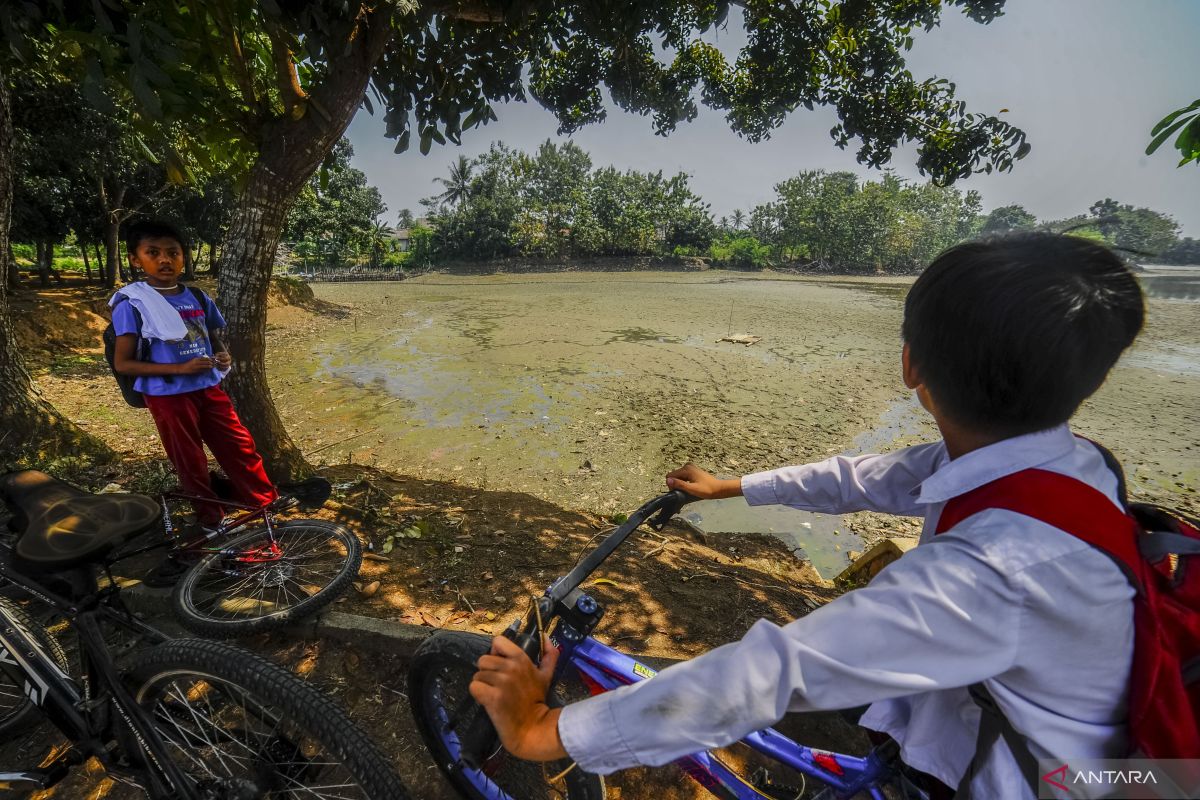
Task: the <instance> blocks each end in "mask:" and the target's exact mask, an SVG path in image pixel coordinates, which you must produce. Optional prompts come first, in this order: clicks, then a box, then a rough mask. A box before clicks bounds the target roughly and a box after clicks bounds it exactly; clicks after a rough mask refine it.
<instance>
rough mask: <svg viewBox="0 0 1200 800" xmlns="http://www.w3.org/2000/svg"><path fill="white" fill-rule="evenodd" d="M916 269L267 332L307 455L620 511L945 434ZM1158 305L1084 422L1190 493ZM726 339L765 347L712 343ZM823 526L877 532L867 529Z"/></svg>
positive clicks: (1198, 454)
mask: <svg viewBox="0 0 1200 800" xmlns="http://www.w3.org/2000/svg"><path fill="white" fill-rule="evenodd" d="M910 282H911V279H904V278H899V279H897V278H883V279H879V280H873V279H862V278H845V277H836V278H812V277H803V278H793V277H781V276H778V275H755V274H742V273H727V272H719V271H709V272H703V273H654V272H639V273H565V274H564V273H558V274H547V275H536V274H525V275H495V276H487V277H480V276H447V275H428V276H425V277H422V278H419V279H415V280H410V281H405V282H403V283H395V284H380V283H372V284H321V285H319V286H317V287H315V291H316V294H317V296H318V297H319V298H320V299H322V300H328V301H332V302H334V303H339V304H344V305H347V306H349V307H350V309H351V313H350V314H349V315H348V316H347V317H345V318H343V319H323V320H321V322H320V324H319V325H317V326H316V327H315V329H314V330H312V331H311V332H309V333H307V334H304V335H298V336H289V337H288V339H287V342H286V346H284V347H280V346H272V348H271V351H270V356H269V358H270V363H269V371H268V374H269V375H270V376H271V381H272V388H273V392H274V394H275V397H276V399H277V402H278V403H279V405H280V406H281V409H282V411H283V415H284V419H285V420H286V421H287V423H288V425H289V429H290V430H291V431H292V432H293V435H294V436H295V437H296V438H297V440H298V441H299V443H300V445H301V447H302V448H303V449H304V450H305V451H306V452H310V453H313V454H314V456H313V457H314V458H315V459H320V460H325V461H328V462H330V463H337V462H342V461H347V460H352V461H353V462H356V463H370V464H373V465H378V466H380V467H385V468H389V469H395V470H399V471H402V472H406V473H408V474H414V475H424V476H428V477H430V478H442V479H453V480H456V481H459V482H461V483H465V484H469V485H474V486H479V487H484V488H491V489H506V490H514V491H524V492H528V493H530V494H532V495H535V496H537V497H540V498H543V499H547V500H551V501H553V502H555V503H558V504H561V505H563V506H566V507H568V508H586V509H589V510H594V511H599V512H602V513H613V512H618V511H627V510H629V509H631V508H633V507H635V506H636V505H638V504H639V503H640V502H641V501H642V500H643V499H645V498H646V497H648V496H650V495H652V494H654V493H656V492H658V491H660V490H661V488H662V485H663V484H662V476H663V475H664V474H665V472H666V471H668V470H669V469H671V468H673V467H675V466H678V465H679V464H681V463H683V462H684V461H688V460H690V461H694V462H696V463H697V464H700V465H701V466H703V467H705V468H708V469H711V470H714V471H717V472H721V473H725V474H734V475H736V474H745V473H747V472H753V471H756V470H761V469H768V468H771V467H776V466H780V465H783V464H793V463H802V462H805V461H811V460H816V459H820V458H824V457H827V456H830V455H833V454H835V453H841V452H847V451H849V452H863V451H868V450H887V449H894V448H896V447H899V446H903V445H906V444H910V443H913V442H916V441H920V440H923V439H930V438H933V437H934V436H936V431H935V430H934V429H933V427H932V426H931V425H930V424H929V422H928V420H927V418H926V417H925V416H924V415H923V414H922V413H921V412H920V411H919V409H918V408H917V407H916V406H915V405H914V404H913V403H912V401H911V399H910V396H909V394H908V392H907V390H906V389H905V388H904V387H903V385H902V383H901V381H900V376H899V350H900V341H899V330H900V320H901V315H902V311H903V297H904V293H905V291H907V286H908V284H909V283H910ZM1149 308H1150V314H1149V323H1148V326H1147V330H1146V332H1145V334H1144V335H1143V338H1142V339H1141V340H1140V341H1139V343H1138V344H1137V345H1136V346H1135V347H1134V349H1133V352H1131V353H1130V354H1129V356H1128V357H1127V358H1125V359H1123V361H1122V363H1121V364H1120V365H1118V367H1117V369H1116V370H1115V371H1114V374H1113V377H1112V379H1111V380H1110V382H1109V384H1108V385H1106V386H1105V387H1104V389H1102V390H1101V392H1100V393H1099V394H1098V395H1097V397H1096V398H1094V399H1093V400H1091V401H1089V403H1088V404H1086V405H1085V407H1084V409H1083V410H1082V412H1081V414H1080V417H1079V420H1078V425H1077V427H1078V428H1079V429H1080V430H1081V432H1084V433H1087V434H1089V435H1092V436H1094V437H1096V438H1099V439H1101V440H1103V441H1104V442H1105V443H1106V444H1108V445H1109V446H1110V447H1111V448H1112V449H1113V450H1114V451H1116V452H1117V453H1118V454H1119V455H1120V456H1121V457H1122V458H1123V459H1124V460H1125V462H1126V464H1127V467H1128V468H1129V471H1130V473H1131V479H1132V481H1131V482H1132V486H1133V488H1134V489H1135V490H1138V491H1141V492H1143V493H1145V494H1148V495H1150V496H1152V497H1157V498H1158V499H1166V496H1167V495H1170V496H1172V497H1178V496H1182V497H1183V498H1184V502H1185V503H1186V502H1189V501H1190V502H1193V503H1194V501H1195V494H1194V489H1195V486H1196V482H1197V472H1198V469H1197V465H1198V462H1200V444H1198V443H1197V438H1198V435H1197V431H1198V430H1200V424H1197V423H1200V419H1198V418H1197V417H1198V414H1197V408H1196V404H1195V402H1194V399H1195V397H1197V396H1200V376H1198V375H1197V374H1196V370H1195V369H1194V368H1193V369H1192V370H1190V371H1189V370H1188V369H1183V368H1180V366H1181V365H1180V364H1175V366H1174V367H1173V366H1172V364H1173V362H1172V361H1171V359H1172V358H1174V359H1175V360H1176V362H1179V361H1181V360H1182V366H1184V367H1186V366H1187V364H1188V363H1189V362H1188V355H1189V353H1194V352H1200V350H1195V349H1194V348H1196V347H1197V346H1200V341H1197V337H1200V332H1198V331H1197V330H1196V326H1194V325H1193V326H1191V328H1192V329H1191V330H1189V329H1188V325H1187V324H1186V321H1187V319H1188V317H1189V315H1194V311H1195V304H1194V303H1190V304H1189V303H1184V302H1182V301H1174V300H1166V299H1151V300H1150V305H1149ZM730 333H751V334H755V335H757V336H761V337H763V339H762V341H761V342H760V343H758V344H755V345H751V346H745V345H739V344H732V343H728V342H720V341H719V340H720V339H721V338H722V337H724V336H726V335H728V334H730ZM1188 398H1191V399H1190V400H1189V399H1188ZM856 437H857V440H856ZM1189 490H1190V491H1189ZM735 502H737V503H741V502H742V501H735ZM693 508H695V509H698V513H699V515H700V516H701V518H702V517H703V513H704V511H703V509H704V507H703V506H695V507H693ZM742 508H743V509H744V508H745V506H744V504H743V505H742ZM710 515H711V516H715V517H722V516H724V514H723V513H722V514H717V513H715V511H713V510H710ZM741 519H742V520H743V521H745V520H746V519H747V518H746V517H744V516H743V517H741ZM780 521H781V522H782V520H780ZM803 521H804V520H801V519H800V518H799V517H796V527H795V528H793V529H792V531H791V535H799V538H789V536H786V535H782V533H781V532H780V531H778V530H776V531H771V532H773V533H776V534H777V535H780V537H781V538H784V540H785V541H791V542H802V541H806V540H805V539H804V536H807V535H808V534H807V533H806V529H804V528H802V527H801V525H800V523H801V522H803ZM843 522H844V523H845V524H842V523H843ZM868 523H869V524H868ZM714 524H717V523H714ZM724 524H733V523H724ZM745 524H746V525H752V524H753V522H752V521H751V522H746V523H745ZM831 524H834V525H836V526H837V529H838V530H839V533H841V534H843V535H847V536H848V530H847V529H848V528H849V529H855V528H857V529H858V532H859V533H862V534H864V538H867V539H868V540H869V539H870V537H871V536H872V535H874V534H875V531H873V530H869V529H868V528H875V527H877V526H876V525H875V520H873V519H868V520H866V522H864V518H861V517H853V518H851V519H848V520H845V521H837V520H835V521H833V522H832V523H831ZM702 525H703V521H702ZM743 527H744V529H748V530H757V529H758V528H755V527H748V528H746V527H745V526H743ZM768 527H777V526H776V525H775V524H774V523H772V524H771V525H769V526H768ZM815 527H817V528H819V527H820V526H815ZM826 527H828V526H826ZM709 529H710V530H712V528H709ZM818 535H820V536H819V538H820V542H819V543H818V542H816V541H813V542H811V543H808V546H807V548H806V549H805V551H804V553H805V554H806V555H808V556H810V557H812V558H813V559H814V560H817V559H818V558H820V559H821V560H822V561H823V562H824V563H823V564H821V566H822V567H824V568H825V569H826V570H827V571H828V570H830V569H835V568H836V566H837V564H838V563H839V562H841V561H844V558H845V553H846V552H848V551H849V550H852V549H855V548H856V547H858V546H860V544H861V542H859V541H858V540H854V539H851V538H849V537H848V538H847V539H846V540H844V541H837V540H834V539H832V538H831V537H830V535H829V531H828V530H826V532H825V534H821V532H820V530H817V532H816V534H814V537H816V536H818ZM868 543H869V541H868ZM835 545H836V547H837V549H834V546H835ZM810 550H811V552H809V551H810Z"/></svg>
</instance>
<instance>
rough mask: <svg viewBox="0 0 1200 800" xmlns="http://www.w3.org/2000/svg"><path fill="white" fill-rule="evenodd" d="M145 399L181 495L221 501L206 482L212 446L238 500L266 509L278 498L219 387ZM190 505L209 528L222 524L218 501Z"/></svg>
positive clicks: (249, 437) (248, 435) (236, 416)
mask: <svg viewBox="0 0 1200 800" xmlns="http://www.w3.org/2000/svg"><path fill="white" fill-rule="evenodd" d="M144 396H145V398H146V408H148V409H150V414H151V416H153V417H154V424H155V425H157V426H158V435H159V437H160V438H161V439H162V443H163V449H164V450H166V451H167V458H169V459H171V463H172V464H174V465H175V471H176V472H177V473H179V488H180V491H182V492H184V493H185V494H194V495H197V496H199V497H208V498H212V499H213V500H214V501H215V500H216V499H217V495H216V493H215V492H214V491H213V489H212V485H211V483H210V481H209V477H208V456H207V455H205V453H204V445H208V449H209V450H211V451H212V454H213V456H214V457H215V458H216V459H217V463H218V464H220V465H221V469H223V470H224V471H225V474H226V475H228V476H229V480H230V481H231V482H232V483H233V485H234V489H235V491H236V493H237V496H236V497H235V498H234V499H235V500H238V501H240V502H243V503H246V504H247V505H254V506H263V505H266V504H268V503H270V502H272V501H274V500H275V498H276V497H278V496H279V495H278V494H277V493H276V492H275V487H274V486H273V485H272V484H271V481H270V479H269V478H268V477H267V473H266V471H265V470H264V469H263V462H262V457H261V456H259V454H258V450H257V449H256V448H255V446H254V438H253V437H251V436H250V431H248V430H246V427H245V426H244V425H242V422H241V420H239V419H238V415H237V412H235V411H234V410H233V404H232V403H231V402H229V395H227V394H225V391H224V390H223V389H221V387H219V386H212V387H209V388H208V389H198V390H196V391H194V392H183V393H182V394H165V395H158V396H154V395H144ZM192 505H193V506H194V507H195V509H196V518H197V519H198V520H199V521H200V522H201V523H202V524H205V525H211V524H215V523H217V522H220V521H221V517H222V516H223V515H224V509H222V508H221V504H220V503H218V502H193V503H192Z"/></svg>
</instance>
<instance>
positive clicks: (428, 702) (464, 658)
mask: <svg viewBox="0 0 1200 800" xmlns="http://www.w3.org/2000/svg"><path fill="white" fill-rule="evenodd" d="M692 499H693V498H691V497H689V496H688V495H686V494H684V493H683V492H679V491H675V492H670V493H668V494H664V495H660V496H659V497H656V498H654V499H653V500H651V501H650V502H648V503H646V504H645V505H644V506H642V507H641V508H639V509H638V510H637V511H635V512H634V513H633V514H632V515H631V516H630V517H629V519H628V520H626V521H625V522H624V523H623V524H622V525H621V526H620V527H618V528H616V529H615V530H614V531H613V532H612V533H610V534H609V535H608V536H607V537H606V538H605V539H604V541H602V542H601V543H600V544H599V545H598V546H597V547H596V549H595V550H593V551H592V552H591V553H589V554H588V555H587V556H586V557H584V558H583V559H582V560H580V562H579V563H578V564H576V566H575V567H574V568H573V569H572V570H571V571H570V573H568V574H567V575H565V576H564V577H561V578H559V579H558V580H556V581H555V582H554V583H553V584H551V586H550V588H549V589H547V590H546V593H545V594H544V595H543V596H542V597H541V598H539V599H538V601H537V603H536V605H535V607H534V608H532V609H531V610H530V613H529V615H528V616H527V617H526V619H525V622H524V624H523V625H522V623H521V622H520V621H519V620H518V621H517V622H514V623H513V625H512V626H511V627H510V628H509V629H508V630H507V631H505V633H504V635H505V636H508V637H509V638H511V639H512V640H513V641H515V642H516V643H517V644H518V645H520V646H521V648H522V649H523V650H524V651H525V652H526V653H528V654H529V656H530V658H532V659H534V661H535V662H536V661H537V660H538V659H539V658H540V656H541V653H540V649H541V641H542V638H541V635H540V632H541V631H543V630H544V631H547V632H548V633H550V638H551V640H552V641H553V643H554V644H555V646H556V647H558V648H559V649H560V650H561V651H562V653H561V656H560V658H559V661H558V668H557V671H556V673H555V675H554V680H553V681H552V683H551V687H550V696H549V697H548V702H549V703H550V704H551V705H563V704H564V702H565V700H564V697H563V694H562V691H561V690H562V688H563V687H564V686H565V685H567V684H568V683H569V682H571V681H573V680H576V679H578V681H581V682H582V684H583V685H584V686H585V687H586V688H587V690H588V691H589V692H590V693H592V694H599V693H600V692H605V691H609V690H611V689H615V688H617V687H619V686H623V685H626V684H631V683H634V682H636V681H641V680H646V679H649V678H651V677H653V676H654V674H655V672H654V670H652V669H650V668H649V667H647V666H645V665H643V664H641V663H639V662H638V661H636V660H635V659H633V658H630V657H629V656H627V655H625V654H624V653H621V652H618V651H617V650H614V649H613V648H611V647H609V646H607V645H605V644H602V643H600V642H598V641H596V640H595V639H593V638H591V634H592V631H593V630H594V629H595V628H596V625H597V624H598V623H599V622H600V618H601V617H602V616H603V614H604V608H603V607H602V606H601V605H600V603H599V602H597V601H596V599H595V598H593V597H591V596H590V595H588V594H585V593H584V592H583V591H581V590H580V588H579V587H580V586H581V585H582V584H583V582H584V581H585V580H586V579H587V578H588V576H590V575H591V574H592V573H593V572H595V570H596V569H597V568H598V567H599V566H600V565H601V564H602V563H604V561H605V559H607V558H608V557H609V556H610V555H612V553H613V552H614V551H615V550H616V549H617V548H618V547H620V546H621V544H622V543H623V542H624V541H625V539H626V538H628V537H629V535H630V534H632V533H633V532H634V531H635V530H637V529H638V528H639V527H640V526H641V525H642V524H643V523H648V524H649V525H650V527H651V528H653V529H655V530H661V529H662V528H663V526H664V525H665V524H666V523H667V520H669V519H670V518H671V517H672V516H674V515H675V514H676V513H678V511H679V510H680V509H681V508H682V507H683V505H684V504H685V503H687V502H689V501H691V500H692ZM490 647H491V642H490V640H489V639H488V638H487V637H486V636H481V635H478V634H472V633H464V632H461V631H439V632H438V633H436V634H434V635H433V636H431V637H430V638H429V639H427V640H426V641H425V642H424V643H423V644H422V645H421V647H420V648H419V649H418V650H417V653H416V655H415V656H414V658H413V661H412V664H411V666H410V668H409V701H410V703H411V704H412V710H413V716H414V717H415V718H416V720H417V725H418V727H419V728H420V731H421V735H422V737H423V738H424V740H425V745H426V746H427V747H428V748H429V751H430V753H431V754H432V755H433V758H434V760H435V761H436V762H437V765H438V767H439V768H440V769H441V770H442V772H443V773H445V775H446V777H447V778H448V779H449V780H450V782H451V783H452V784H453V785H454V787H455V788H456V789H457V790H458V791H459V793H460V794H461V795H462V796H464V797H468V798H472V799H473V800H540V798H568V800H600V798H603V797H604V796H605V788H604V781H603V779H602V778H601V777H600V776H598V775H592V774H589V773H585V772H583V771H582V770H580V769H571V763H570V762H569V761H565V762H563V763H554V764H545V765H543V764H536V763H532V762H528V761H522V760H520V759H518V758H515V757H514V756H512V755H511V754H509V753H507V752H506V751H505V750H504V749H503V748H502V747H501V746H500V742H499V739H498V738H497V736H496V732H495V728H494V727H492V724H491V720H490V719H489V718H488V716H487V714H486V712H484V711H483V709H482V708H481V707H480V706H479V705H478V704H477V703H476V702H475V701H474V699H473V698H472V697H471V695H470V693H469V692H468V689H467V687H468V686H469V684H470V681H471V676H472V675H473V674H474V672H475V662H476V661H477V660H478V658H479V657H480V656H481V655H483V654H484V653H486V652H488V650H489V649H490ZM742 744H745V745H747V746H749V747H750V748H752V749H753V750H755V751H757V752H758V753H759V754H761V755H762V756H763V757H765V758H766V759H767V760H768V761H769V762H774V763H775V764H782V765H784V766H786V767H789V768H790V769H791V770H794V771H795V772H796V773H799V774H800V775H801V776H805V777H806V778H812V779H814V780H815V781H816V782H818V784H819V786H820V787H821V788H820V789H819V791H818V792H817V793H815V794H810V793H808V792H806V791H805V789H804V788H803V786H802V787H801V788H796V787H793V786H784V785H780V784H776V783H773V782H772V781H771V779H770V778H769V777H768V773H767V771H765V770H760V771H759V772H758V773H757V774H755V775H753V776H750V777H749V778H748V777H745V776H743V775H740V774H738V772H737V771H735V770H734V769H733V768H732V767H730V766H729V765H728V764H726V763H725V762H723V761H722V760H721V759H720V758H718V757H717V756H715V755H714V754H712V753H709V752H702V753H695V754H693V755H690V756H686V757H684V758H682V759H679V760H678V761H677V762H676V763H677V764H678V765H679V766H680V767H681V768H682V769H683V771H684V772H685V773H686V774H687V775H688V776H690V777H691V778H692V779H693V780H695V781H696V782H698V783H699V784H700V785H701V786H703V787H704V788H705V789H707V790H708V791H709V792H710V793H711V794H712V795H714V796H715V797H718V798H722V800H760V799H761V798H769V799H770V800H797V799H798V798H800V797H815V798H852V797H855V796H858V795H861V796H865V797H870V798H872V800H884V798H885V797H902V798H924V797H925V794H924V793H923V792H922V791H921V790H919V789H918V788H916V787H915V786H914V785H913V784H912V783H911V782H910V781H909V780H908V779H907V778H906V777H905V776H904V775H903V774H902V772H901V763H900V759H899V752H898V748H897V746H896V744H895V743H894V742H891V741H889V742H888V743H887V744H885V745H881V746H880V747H877V748H875V750H873V751H872V752H871V753H869V754H868V755H867V756H865V757H855V756H849V755H842V754H840V753H832V752H829V751H826V750H817V749H814V748H810V747H806V746H804V745H802V744H799V743H797V742H794V741H792V740H791V739H789V738H788V737H786V736H784V735H782V734H780V733H779V732H777V731H775V730H773V729H770V728H767V729H765V730H761V731H757V732H755V733H752V734H750V735H749V736H747V737H746V738H745V739H743V740H742ZM551 776H555V777H551ZM888 787H892V791H889V792H888V793H887V794H885V789H886V788H888Z"/></svg>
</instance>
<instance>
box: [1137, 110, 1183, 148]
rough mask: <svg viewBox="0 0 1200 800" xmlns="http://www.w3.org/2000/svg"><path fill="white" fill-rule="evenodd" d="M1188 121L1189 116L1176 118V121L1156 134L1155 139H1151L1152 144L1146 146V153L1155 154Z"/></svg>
mask: <svg viewBox="0 0 1200 800" xmlns="http://www.w3.org/2000/svg"><path fill="white" fill-rule="evenodd" d="M1187 123H1188V118H1187V117H1182V118H1180V119H1177V120H1175V122H1173V123H1172V124H1171V125H1169V126H1167V127H1166V128H1164V129H1162V130H1161V131H1160V132H1159V133H1158V135H1157V136H1155V137H1154V139H1152V140H1151V141H1150V145H1149V146H1148V147H1147V148H1146V155H1153V154H1154V151H1155V150H1157V149H1158V148H1159V146H1160V145H1161V144H1162V143H1163V142H1165V141H1166V140H1167V139H1169V138H1170V136H1171V134H1172V133H1174V132H1175V131H1177V130H1179V129H1180V128H1181V127H1183V126H1184V125H1186V124H1187ZM1157 127H1158V126H1157V125H1156V126H1155V128H1157Z"/></svg>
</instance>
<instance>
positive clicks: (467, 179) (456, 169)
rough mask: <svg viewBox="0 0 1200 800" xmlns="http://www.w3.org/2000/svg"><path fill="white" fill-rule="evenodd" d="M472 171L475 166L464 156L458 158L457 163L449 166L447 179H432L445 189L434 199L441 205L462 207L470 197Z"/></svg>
mask: <svg viewBox="0 0 1200 800" xmlns="http://www.w3.org/2000/svg"><path fill="white" fill-rule="evenodd" d="M474 171H475V165H474V164H472V163H471V161H470V159H468V158H467V157H466V156H459V157H458V161H457V162H456V163H452V164H451V165H450V177H449V178H434V180H435V181H437V182H438V183H440V184H441V185H442V186H445V187H446V191H444V192H442V193H441V194H439V195H437V197H436V198H435V199H436V200H437V201H438V202H439V203H443V204H449V205H454V206H459V205H462V203H463V201H464V200H466V199H467V198H469V197H470V196H471V180H472V178H473V177H474V175H473V174H472V173H473V172H474Z"/></svg>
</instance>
